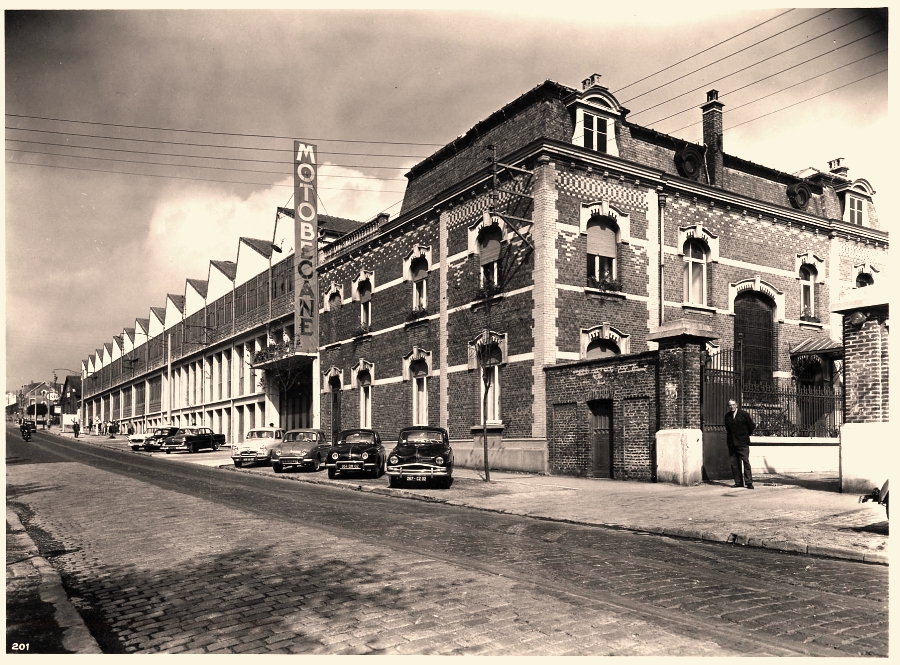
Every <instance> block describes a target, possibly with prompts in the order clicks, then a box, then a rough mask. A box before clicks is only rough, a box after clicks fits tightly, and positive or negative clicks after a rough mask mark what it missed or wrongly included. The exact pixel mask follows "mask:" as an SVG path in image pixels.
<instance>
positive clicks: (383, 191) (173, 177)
mask: <svg viewBox="0 0 900 665" xmlns="http://www.w3.org/2000/svg"><path fill="white" fill-rule="evenodd" d="M6 163H7V164H18V165H19V166H37V167H41V168H47V169H65V170H67V171H89V172H91V173H112V174H115V175H136V176H145V177H148V178H167V179H171V180H192V181H197V182H222V183H227V184H229V185H253V186H255V187H293V186H294V185H293V184H291V185H280V184H278V183H271V182H243V181H240V180H216V179H213V178H188V177H186V176H176V175H159V174H156V173H132V172H130V171H110V170H108V169H84V168H76V167H74V166H60V165H57V164H28V163H27V162H14V161H8V162H6ZM319 189H329V190H334V191H342V192H354V193H360V194H405V193H406V192H402V191H399V190H392V189H381V190H378V191H372V190H366V189H351V188H346V187H319Z"/></svg>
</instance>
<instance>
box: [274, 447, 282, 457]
mask: <svg viewBox="0 0 900 665" xmlns="http://www.w3.org/2000/svg"><path fill="white" fill-rule="evenodd" d="M275 454H276V455H278V457H281V448H279V449H278V450H276V451H275Z"/></svg>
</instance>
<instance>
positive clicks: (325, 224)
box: [278, 207, 365, 236]
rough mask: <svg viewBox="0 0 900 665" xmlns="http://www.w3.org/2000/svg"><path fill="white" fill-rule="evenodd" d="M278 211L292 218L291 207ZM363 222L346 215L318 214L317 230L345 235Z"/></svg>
mask: <svg viewBox="0 0 900 665" xmlns="http://www.w3.org/2000/svg"><path fill="white" fill-rule="evenodd" d="M278 212H279V213H280V214H282V215H285V216H286V217H290V218H291V219H294V209H293V208H282V207H279V208H278ZM364 225H365V222H357V221H356V220H355V219H347V218H346V217H333V216H332V215H319V230H320V231H321V230H323V229H324V230H325V231H331V232H332V233H336V234H338V235H341V236H343V235H347V234H348V233H350V232H351V231H355V230H356V229H358V228H359V227H361V226H364Z"/></svg>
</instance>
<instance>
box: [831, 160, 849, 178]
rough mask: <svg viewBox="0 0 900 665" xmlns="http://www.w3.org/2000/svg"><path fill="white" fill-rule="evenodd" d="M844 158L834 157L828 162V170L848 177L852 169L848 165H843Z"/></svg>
mask: <svg viewBox="0 0 900 665" xmlns="http://www.w3.org/2000/svg"><path fill="white" fill-rule="evenodd" d="M843 162H844V158H843V157H838V158H837V159H832V160H831V161H829V162H828V172H829V173H833V174H834V175H836V176H840V177H842V178H846V177H847V174H848V173H849V172H850V169H849V168H848V167H846V166H843Z"/></svg>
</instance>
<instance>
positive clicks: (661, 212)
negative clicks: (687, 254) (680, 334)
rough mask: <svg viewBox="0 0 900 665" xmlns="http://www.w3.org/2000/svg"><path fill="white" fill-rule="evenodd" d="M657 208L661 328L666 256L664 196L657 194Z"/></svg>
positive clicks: (660, 323) (663, 314)
mask: <svg viewBox="0 0 900 665" xmlns="http://www.w3.org/2000/svg"><path fill="white" fill-rule="evenodd" d="M657 199H658V206H659V276H658V278H659V325H660V326H662V324H663V321H664V319H665V304H664V303H665V301H664V297H665V287H664V281H665V280H664V277H665V271H666V254H665V245H666V242H665V235H664V234H665V216H666V199H667V197H666V195H665V194H658V196H657Z"/></svg>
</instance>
